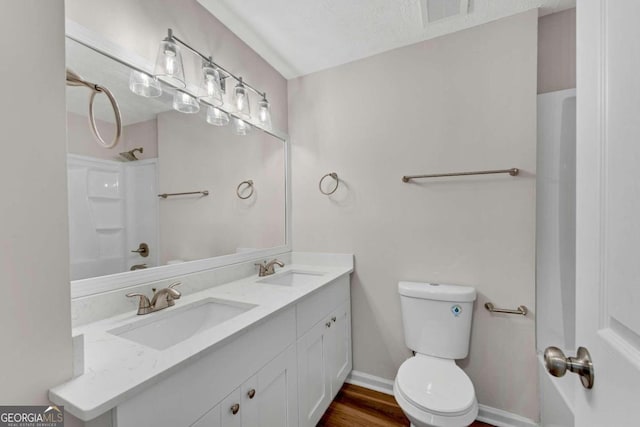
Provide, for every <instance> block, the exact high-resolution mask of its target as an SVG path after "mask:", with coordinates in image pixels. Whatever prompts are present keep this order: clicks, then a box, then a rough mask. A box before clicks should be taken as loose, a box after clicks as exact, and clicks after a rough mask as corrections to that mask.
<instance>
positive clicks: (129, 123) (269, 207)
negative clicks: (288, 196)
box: [67, 40, 286, 280]
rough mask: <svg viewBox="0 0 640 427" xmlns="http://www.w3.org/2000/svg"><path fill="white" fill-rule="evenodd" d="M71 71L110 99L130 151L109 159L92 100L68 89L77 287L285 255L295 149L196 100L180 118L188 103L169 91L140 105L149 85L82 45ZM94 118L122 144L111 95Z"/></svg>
mask: <svg viewBox="0 0 640 427" xmlns="http://www.w3.org/2000/svg"><path fill="white" fill-rule="evenodd" d="M67 67H68V69H70V70H72V71H73V72H74V73H76V74H77V75H79V76H81V77H82V78H83V79H85V80H87V81H91V82H95V83H97V84H99V85H101V86H104V87H106V88H108V89H109V91H110V92H112V93H113V95H114V97H115V99H116V100H117V102H118V106H119V109H120V111H121V118H122V137H121V139H120V141H119V143H118V144H117V145H116V146H115V147H114V148H113V149H107V148H104V147H103V146H101V145H99V144H98V143H97V142H96V139H95V136H94V135H93V133H92V131H91V126H90V122H89V120H88V112H89V97H90V94H91V91H90V90H88V89H87V88H85V87H73V86H70V87H67V134H68V141H67V157H68V158H67V168H68V180H69V187H68V188H69V234H70V258H71V277H72V280H79V279H86V278H90V277H97V276H104V275H109V274H114V273H121V272H124V271H131V270H137V269H146V268H153V267H157V266H161V265H167V264H176V263H182V262H188V261H193V260H198V259H204V258H211V257H216V256H221V255H228V254H232V253H237V252H244V251H253V250H256V249H264V248H271V247H277V246H283V245H285V179H286V176H285V175H286V173H285V170H286V165H285V158H286V156H285V144H284V143H283V141H281V140H280V139H278V138H276V137H274V136H272V135H270V134H268V133H265V132H263V131H261V130H259V129H257V128H254V127H252V126H250V125H248V124H247V123H245V122H241V121H237V120H235V119H233V118H232V117H231V118H229V116H227V115H226V114H224V113H223V112H222V111H221V110H218V109H214V108H207V105H206V104H202V103H200V104H198V103H197V100H195V99H193V98H192V99H186V100H185V102H184V103H183V104H182V105H179V106H178V107H179V109H180V110H181V111H186V110H188V108H187V107H189V105H191V107H192V108H191V110H190V111H192V112H191V113H184V112H180V111H177V109H178V108H176V107H175V106H174V102H175V99H179V98H180V97H179V96H175V97H174V95H175V91H174V90H173V89H172V88H171V87H169V86H166V85H164V84H162V83H159V82H158V84H159V85H161V86H162V91H161V92H162V94H161V95H160V96H157V97H144V96H140V95H137V94H135V93H134V92H133V91H132V90H131V89H130V87H134V86H133V85H134V84H135V83H139V82H140V81H141V80H144V75H143V76H140V75H139V74H137V73H135V72H132V70H130V69H129V68H128V67H126V66H124V65H122V64H120V63H118V62H116V61H114V60H112V59H110V58H108V57H106V56H103V55H102V54H100V53H97V52H95V51H93V50H92V49H89V48H87V47H85V46H82V45H80V44H78V43H76V42H74V41H72V40H67ZM142 83H144V82H142ZM146 89H147V90H154V87H153V85H151V86H150V85H148V84H147V85H146ZM228 91H229V89H228V88H227V92H228ZM158 92H159V91H158ZM223 95H224V96H225V98H227V97H229V96H230V94H228V93H225V94H223ZM194 101H195V102H196V106H199V109H198V108H195V107H194V106H193V102H194ZM225 102H226V99H225ZM196 109H198V110H199V111H198V112H193V111H194V110H196ZM94 113H95V122H96V129H97V131H98V132H99V134H100V135H101V137H102V138H103V139H104V141H111V140H112V139H113V138H114V136H115V134H114V132H115V129H116V127H115V119H114V112H113V109H112V107H111V104H110V103H109V100H108V98H107V97H106V96H104V95H103V94H98V95H97V96H96V98H95V103H94ZM229 119H230V123H228V125H227V126H223V125H226V124H227V122H228V121H229ZM184 193H188V194H184Z"/></svg>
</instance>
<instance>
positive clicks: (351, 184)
mask: <svg viewBox="0 0 640 427" xmlns="http://www.w3.org/2000/svg"><path fill="white" fill-rule="evenodd" d="M537 25H538V17H537V11H535V10H534V11H530V12H526V13H524V14H521V15H516V16H513V17H510V18H506V19H502V20H499V21H495V22H492V23H489V24H486V25H482V26H479V27H475V28H472V29H468V30H465V31H461V32H458V33H455V34H451V35H447V36H444V37H440V38H437V39H433V40H430V41H426V42H423V43H418V44H415V45H412V46H408V47H404V48H400V49H395V50H393V51H390V52H385V53H383V54H380V55H377V56H373V57H370V58H366V59H363V60H360V61H356V62H353V63H350V64H346V65H343V66H339V67H336V68H332V69H329V70H326V71H322V72H318V73H315V74H311V75H308V76H305V77H301V78H298V79H294V80H290V81H289V129H290V134H291V139H292V144H293V146H292V147H293V172H292V173H293V228H294V230H293V237H294V241H293V246H294V250H300V251H304V250H310V251H327V252H353V253H355V257H356V271H355V274H354V276H353V281H352V295H353V297H352V310H353V312H352V313H353V345H354V351H353V355H354V369H355V370H358V371H363V372H365V373H368V374H372V375H376V376H379V377H383V378H386V379H393V378H394V377H395V374H396V372H397V369H398V367H399V366H400V364H401V363H402V362H403V361H404V360H405V359H406V358H407V357H408V356H409V355H410V353H409V350H408V349H407V348H406V347H405V344H404V337H403V330H402V321H401V313H400V302H399V298H398V294H397V282H398V281H399V280H420V281H434V282H443V283H457V284H465V285H471V286H474V287H476V289H477V290H478V293H479V295H478V301H477V303H476V306H475V314H474V325H473V332H472V338H471V353H470V357H469V358H468V359H467V360H464V361H462V362H461V365H462V366H463V367H464V369H465V370H466V372H467V373H468V374H469V376H470V377H471V379H472V381H473V383H474V385H475V387H476V392H477V396H478V399H479V401H480V403H482V404H485V405H489V406H492V407H495V408H499V409H503V410H507V411H510V412H513V413H517V414H520V415H523V416H526V417H528V418H532V419H536V418H537V417H538V403H537V402H538V395H537V386H536V384H537V377H536V353H535V342H534V341H535V340H534V330H535V329H534V328H535V324H534V315H535V282H534V267H535V260H534V250H535V209H534V206H535V165H536V80H537V79H536V52H537ZM509 167H519V168H521V169H522V175H521V176H520V177H517V178H511V177H509V176H496V177H474V178H457V179H448V180H447V179H445V180H439V181H436V180H432V181H419V182H416V183H412V184H405V183H402V182H401V177H402V176H403V175H405V174H416V173H417V174H419V173H430V172H431V173H435V172H453V171H464V170H478V169H495V168H509ZM331 171H335V172H337V173H338V174H339V176H340V178H341V179H342V180H343V182H342V184H341V187H340V189H339V190H338V191H337V192H336V194H334V195H333V196H330V197H327V196H323V195H321V194H320V193H319V192H318V189H317V185H318V180H319V178H320V177H321V176H322V175H323V174H325V173H327V172H331ZM486 301H492V302H494V303H495V304H496V305H497V306H504V307H517V306H518V305H520V304H524V305H526V306H527V307H529V308H531V309H532V311H533V313H532V314H531V315H529V316H527V317H520V316H492V315H490V314H489V313H488V312H487V311H486V310H485V309H484V308H483V304H484V303H485V302H486Z"/></svg>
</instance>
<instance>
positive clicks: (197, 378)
mask: <svg viewBox="0 0 640 427" xmlns="http://www.w3.org/2000/svg"><path fill="white" fill-rule="evenodd" d="M65 31H66V35H67V43H66V55H67V58H66V65H67V68H68V69H69V72H71V73H72V75H76V76H82V79H84V80H85V81H87V82H95V84H99V85H100V86H101V87H103V88H108V90H109V91H110V93H112V95H113V96H114V97H115V98H116V99H117V101H118V110H119V114H120V116H121V122H120V121H119V120H114V111H112V110H111V108H110V107H109V108H107V109H106V110H104V111H103V109H101V108H97V109H96V110H95V111H94V110H93V109H92V108H91V107H89V106H88V105H87V93H86V91H85V90H84V89H82V88H79V87H78V86H77V85H73V84H72V85H70V86H69V87H68V88H67V131H68V132H67V150H68V151H67V174H68V183H69V186H68V187H69V188H68V196H69V246H70V273H71V316H72V323H73V325H72V326H73V336H74V377H73V378H72V379H70V380H69V381H68V382H66V383H64V384H61V385H58V386H56V387H54V388H52V389H50V390H49V398H50V400H51V401H52V402H54V403H55V404H58V405H64V409H65V411H66V412H67V413H68V414H71V415H73V416H74V417H75V418H78V419H80V420H81V421H84V422H85V426H88V427H98V426H99V427H105V426H107V427H109V426H117V427H128V426H136V427H137V426H161V427H162V426H167V427H182V426H184V427H188V426H198V427H202V426H209V427H215V426H251V427H253V426H265V427H285V426H315V425H316V424H317V422H318V421H319V420H320V418H321V417H322V414H323V413H324V411H325V410H326V409H327V408H328V406H329V404H330V403H331V400H332V399H333V397H334V396H335V395H336V393H337V392H338V390H339V389H340V387H341V386H342V384H343V382H344V381H345V378H346V377H347V375H348V374H349V372H350V371H351V368H352V361H351V312H350V292H349V274H350V273H351V272H352V271H353V256H352V255H339V254H310V253H298V252H292V245H291V235H292V234H291V233H292V224H291V221H290V218H291V177H290V173H289V171H290V166H291V165H290V163H289V162H290V158H291V153H290V151H291V146H290V142H289V141H288V137H287V135H286V134H285V133H283V132H280V131H278V130H277V129H274V128H273V127H272V126H271V125H270V124H269V125H268V126H267V125H265V124H264V123H260V122H259V121H257V118H256V117H254V118H253V119H252V120H249V119H247V118H246V117H243V119H244V120H245V121H243V120H240V117H237V114H236V115H234V113H233V111H235V110H233V109H232V107H233V105H236V104H234V96H235V95H234V91H233V90H231V86H230V87H229V88H228V89H227V91H226V92H224V93H223V94H222V98H223V99H222V100H218V101H220V102H217V103H216V104H215V105H217V107H215V108H214V105H213V104H211V105H209V104H207V103H202V102H200V103H198V102H195V109H194V110H193V111H191V110H190V111H185V110H184V109H182V108H180V105H181V104H180V103H179V102H176V99H178V100H180V99H182V97H183V96H185V95H189V94H187V92H185V91H191V92H192V93H191V95H189V96H197V95H198V94H199V93H200V92H199V89H198V90H196V89H194V87H193V86H191V85H190V86H189V87H188V88H186V89H185V87H184V86H180V85H177V86H176V85H175V84H171V82H170V81H169V82H168V81H166V80H163V79H162V75H161V76H156V75H155V74H153V73H152V70H154V69H155V67H154V63H152V62H151V63H150V62H149V59H148V58H146V57H141V56H139V55H138V54H137V53H136V52H135V51H131V50H129V49H127V48H126V47H123V46H121V45H119V44H117V43H115V42H114V41H113V40H110V39H108V38H105V37H104V35H103V34H101V33H96V32H95V31H93V30H90V29H88V28H85V27H83V26H82V25H80V24H79V23H76V22H73V21H71V20H69V19H67V21H66V29H65ZM170 31H171V30H169V32H170ZM154 34H155V33H154ZM162 52H165V54H166V51H164V50H162V51H161V55H162ZM198 64H201V62H200V60H198ZM205 65H206V64H205ZM208 68H209V67H207V69H208ZM201 72H204V71H203V70H199V69H192V70H190V73H191V74H193V75H200V73H201ZM150 79H151V80H150ZM144 81H146V82H151V81H152V82H153V83H154V89H155V90H156V92H154V94H151V93H149V92H148V91H146V90H140V86H139V85H138V84H137V83H136V82H144ZM132 82H133V84H132ZM91 99H93V98H91ZM200 100H201V101H202V99H200ZM103 101H104V99H103ZM253 101H254V102H253V103H254V105H253V107H252V110H253V111H258V105H257V103H258V101H259V99H254V100H253ZM179 104H180V105H179ZM218 104H221V105H218ZM185 112H188V113H190V114H184V113H185ZM212 112H213V113H216V112H217V114H219V115H223V117H226V118H227V121H231V122H233V123H234V124H235V125H234V126H222V124H223V123H217V122H214V123H212V121H211V117H212V116H211V114H210V113H212ZM94 118H95V119H99V120H101V121H103V122H105V124H111V125H112V126H115V127H116V128H120V127H121V129H120V130H121V131H122V136H123V138H122V139H123V141H122V142H121V144H120V145H118V147H117V149H116V150H110V149H107V148H104V147H103V146H99V145H98V146H96V145H95V143H94V142H93V139H94V137H93V136H92V134H91V132H90V127H89V126H88V125H87V119H90V120H89V123H91V122H92V121H91V120H93V119H94ZM230 119H231V120H230ZM274 119H276V122H277V117H274ZM247 120H248V121H247ZM238 124H242V125H243V127H242V128H239V127H238V126H237V125H238ZM212 125H213V126H212ZM247 127H249V128H251V129H252V131H251V132H248V129H247ZM243 129H244V130H243ZM185 165H188V167H185ZM247 186H248V187H249V190H250V191H246V192H242V191H241V189H243V188H244V189H245V190H246V189H247ZM319 197H324V195H321V194H320V193H319ZM274 258H277V259H279V260H281V261H282V262H271V263H268V264H265V263H264V261H265V260H272V259H274ZM256 262H259V263H260V265H259V269H256V267H255V265H254V263H256ZM280 264H284V266H282V265H280ZM276 266H279V267H276ZM177 282H180V284H178V283H177ZM152 290H153V293H152ZM128 296H129V297H130V298H127V297H128ZM70 425H76V424H75V423H73V422H72V423H71V424H70Z"/></svg>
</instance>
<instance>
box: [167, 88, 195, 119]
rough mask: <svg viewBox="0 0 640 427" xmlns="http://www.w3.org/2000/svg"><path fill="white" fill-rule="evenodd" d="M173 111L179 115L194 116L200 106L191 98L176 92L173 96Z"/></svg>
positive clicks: (186, 94) (183, 93)
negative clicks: (179, 113)
mask: <svg viewBox="0 0 640 427" xmlns="http://www.w3.org/2000/svg"><path fill="white" fill-rule="evenodd" d="M173 109H174V110H176V111H180V112H181V113H187V114H195V113H197V112H198V111H200V104H199V103H198V100H197V99H196V98H194V97H193V96H191V95H189V94H188V93H185V92H182V91H179V90H177V91H176V93H175V94H174V95H173Z"/></svg>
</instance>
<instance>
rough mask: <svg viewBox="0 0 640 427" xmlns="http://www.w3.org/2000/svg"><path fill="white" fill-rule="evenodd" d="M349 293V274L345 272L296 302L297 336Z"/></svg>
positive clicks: (309, 327)
mask: <svg viewBox="0 0 640 427" xmlns="http://www.w3.org/2000/svg"><path fill="white" fill-rule="evenodd" d="M349 295H350V289H349V275H348V274H345V275H344V276H340V277H338V278H337V279H335V280H334V281H333V282H331V283H329V284H328V285H325V286H323V287H322V288H321V289H320V290H318V291H317V292H315V293H313V294H312V295H310V296H308V297H306V298H304V299H303V300H302V301H300V302H299V303H298V304H296V317H297V324H298V338H299V337H301V336H302V335H304V334H305V333H306V332H307V331H309V330H310V329H311V328H312V327H313V325H315V324H316V323H318V322H319V321H321V320H322V319H324V317H325V316H326V315H327V314H329V313H330V312H331V311H333V310H334V309H335V308H336V307H337V306H338V305H340V303H342V302H344V301H345V300H348V299H349Z"/></svg>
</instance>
